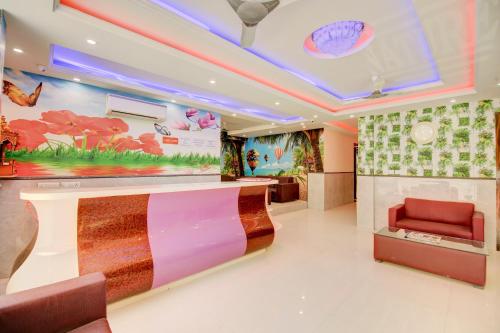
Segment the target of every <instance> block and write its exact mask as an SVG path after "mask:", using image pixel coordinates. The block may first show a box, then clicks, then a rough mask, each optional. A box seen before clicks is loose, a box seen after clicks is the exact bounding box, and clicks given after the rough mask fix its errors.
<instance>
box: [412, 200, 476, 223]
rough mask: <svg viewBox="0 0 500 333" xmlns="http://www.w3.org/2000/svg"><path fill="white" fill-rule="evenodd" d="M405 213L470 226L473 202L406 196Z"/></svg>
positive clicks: (414, 216)
mask: <svg viewBox="0 0 500 333" xmlns="http://www.w3.org/2000/svg"><path fill="white" fill-rule="evenodd" d="M405 213H406V217H408V218H410V219H416V220H427V221H434V222H442V223H448V224H458V225H463V226H470V224H471V220H472V214H474V204H471V203H467V202H451V201H435V200H424V199H415V198H406V199H405Z"/></svg>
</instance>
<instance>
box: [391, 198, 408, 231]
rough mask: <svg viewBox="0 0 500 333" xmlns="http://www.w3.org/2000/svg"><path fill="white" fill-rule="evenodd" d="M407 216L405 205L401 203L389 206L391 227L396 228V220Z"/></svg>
mask: <svg viewBox="0 0 500 333" xmlns="http://www.w3.org/2000/svg"><path fill="white" fill-rule="evenodd" d="M404 218H405V205H404V204H399V205H396V206H394V207H391V208H389V227H392V228H396V222H397V221H399V220H402V219H404Z"/></svg>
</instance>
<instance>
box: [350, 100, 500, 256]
mask: <svg viewBox="0 0 500 333" xmlns="http://www.w3.org/2000/svg"><path fill="white" fill-rule="evenodd" d="M499 106H500V101H499V100H487V101H470V102H468V103H460V104H455V105H453V106H449V105H448V106H446V105H445V106H438V107H433V108H422V109H418V110H410V111H401V112H390V113H388V112H386V113H382V114H377V115H373V116H367V117H363V118H360V120H359V128H358V129H359V137H358V140H359V142H358V143H359V154H358V177H357V183H358V191H357V192H358V205H357V210H358V219H357V223H358V227H360V228H367V229H372V230H378V229H380V228H381V227H383V226H386V225H387V210H388V208H389V207H391V206H394V205H396V204H399V203H401V202H403V200H404V198H405V197H416V198H425V199H435V200H445V201H466V202H472V203H474V204H475V205H476V209H477V210H479V211H482V212H483V213H484V214H485V241H486V243H487V246H488V248H490V249H493V248H495V243H496V236H497V226H496V218H495V207H496V195H495V177H496V170H495V145H494V142H495V140H494V138H495V126H494V123H495V122H494V111H495V109H497V108H498V107H499ZM423 121H426V122H431V123H433V124H435V126H436V128H437V129H438V135H437V137H436V138H435V139H434V141H433V142H431V143H430V144H426V145H417V144H416V143H415V142H414V141H413V140H412V139H411V134H410V133H411V129H412V127H413V125H415V124H417V123H418V122H423Z"/></svg>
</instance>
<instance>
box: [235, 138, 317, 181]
mask: <svg viewBox="0 0 500 333" xmlns="http://www.w3.org/2000/svg"><path fill="white" fill-rule="evenodd" d="M321 134H322V129H315V130H305V131H297V132H290V133H283V134H275V135H266V136H259V137H254V138H249V139H248V141H247V142H246V143H245V154H244V155H245V156H244V160H245V175H247V176H251V175H253V176H262V175H273V176H279V175H283V176H296V177H299V178H303V175H305V174H307V173H308V172H323V158H322V154H323V152H322V151H323V140H322V138H321Z"/></svg>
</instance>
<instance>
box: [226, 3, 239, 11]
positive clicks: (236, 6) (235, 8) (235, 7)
mask: <svg viewBox="0 0 500 333" xmlns="http://www.w3.org/2000/svg"><path fill="white" fill-rule="evenodd" d="M227 2H229V4H230V5H231V7H233V9H234V11H237V10H238V8H240V6H241V4H242V3H243V0H227Z"/></svg>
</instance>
